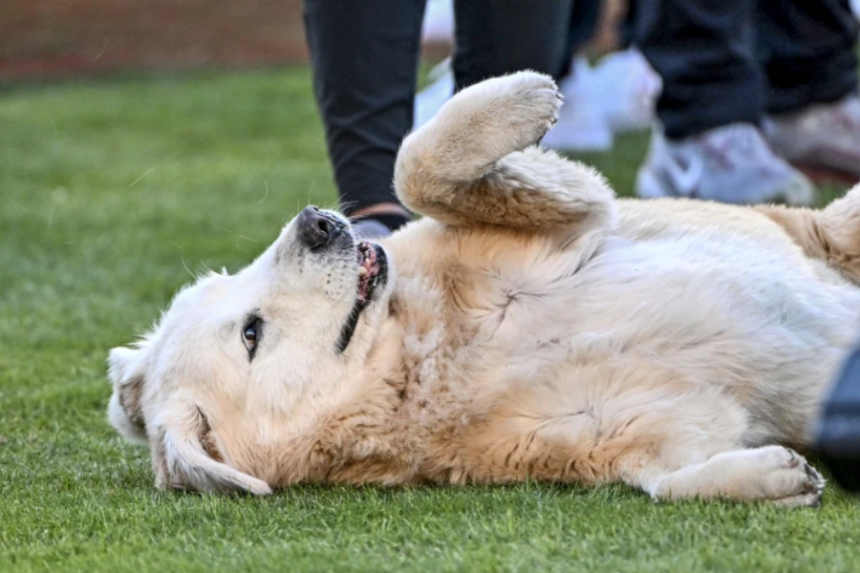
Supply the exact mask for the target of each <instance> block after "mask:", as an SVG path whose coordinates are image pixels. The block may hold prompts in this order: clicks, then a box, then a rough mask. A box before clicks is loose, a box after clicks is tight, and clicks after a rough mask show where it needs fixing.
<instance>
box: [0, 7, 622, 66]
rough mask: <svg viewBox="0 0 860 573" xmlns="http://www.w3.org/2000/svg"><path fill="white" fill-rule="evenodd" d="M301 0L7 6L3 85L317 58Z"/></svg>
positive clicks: (434, 56)
mask: <svg viewBox="0 0 860 573" xmlns="http://www.w3.org/2000/svg"><path fill="white" fill-rule="evenodd" d="M448 5H449V2H448V1H447V0H441V1H439V0H431V2H429V6H428V10H427V17H426V21H425V42H424V44H425V53H426V56H427V57H428V58H429V59H431V60H438V59H441V57H444V55H446V54H447V52H448V51H449V49H450V45H449V41H450V35H449V34H450V25H451V22H450V12H449V10H448ZM301 9H302V2H301V0H243V1H241V2H226V1H215V0H148V1H146V2H140V1H138V0H37V1H34V0H4V1H3V5H2V9H0V10H2V17H0V80H2V81H4V82H12V81H21V80H34V79H50V78H59V77H65V78H69V77H80V76H95V75H102V74H105V73H108V72H117V71H128V70H189V69H195V68H206V67H208V68H211V67H219V68H225V67H226V68H247V67H259V66H276V65H288V64H299V63H303V62H305V61H306V60H307V48H306V45H305V38H304V31H303V26H302V17H301ZM622 11H623V0H606V2H605V8H604V24H603V25H601V26H600V28H599V30H598V32H597V34H596V35H595V38H594V44H595V48H596V49H597V50H600V49H602V50H607V49H608V48H609V47H610V46H611V45H612V44H613V43H614V41H615V32H614V26H613V25H612V20H613V19H616V18H618V16H619V15H620V13H621V12H622Z"/></svg>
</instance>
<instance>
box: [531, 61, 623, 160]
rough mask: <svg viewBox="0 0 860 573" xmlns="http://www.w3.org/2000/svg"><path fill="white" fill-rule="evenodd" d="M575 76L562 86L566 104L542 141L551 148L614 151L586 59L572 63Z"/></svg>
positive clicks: (576, 150) (568, 78)
mask: <svg viewBox="0 0 860 573" xmlns="http://www.w3.org/2000/svg"><path fill="white" fill-rule="evenodd" d="M572 69H573V73H572V74H571V75H569V76H567V77H566V78H564V79H563V80H562V81H561V82H560V84H559V90H560V91H561V93H562V95H563V96H564V104H563V105H562V106H561V110H560V111H559V114H558V122H557V123H556V124H555V126H554V127H553V128H552V129H550V130H549V131H548V132H547V134H546V135H545V136H544V138H543V139H542V140H541V145H543V146H544V147H547V148H549V149H557V150H564V151H575V152H589V151H608V150H609V149H612V139H613V138H612V130H611V129H610V128H609V124H608V123H607V121H606V119H605V115H604V113H603V110H602V109H601V108H600V106H599V104H598V101H599V99H598V97H597V94H595V92H594V87H595V82H594V77H593V72H592V70H591V66H589V65H588V61H587V60H586V59H585V58H582V57H578V58H576V59H575V60H574V63H573V67H572Z"/></svg>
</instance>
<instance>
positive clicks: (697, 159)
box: [633, 0, 860, 205]
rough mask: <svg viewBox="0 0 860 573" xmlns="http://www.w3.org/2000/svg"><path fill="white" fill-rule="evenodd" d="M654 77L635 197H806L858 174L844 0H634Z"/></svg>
mask: <svg viewBox="0 0 860 573" xmlns="http://www.w3.org/2000/svg"><path fill="white" fill-rule="evenodd" d="M635 4H636V15H635V24H634V32H633V36H634V42H635V44H636V45H637V47H638V48H639V49H640V50H641V52H642V53H643V54H644V56H645V57H646V58H647V59H648V61H649V62H650V63H651V65H652V66H653V67H654V69H655V70H656V71H657V73H658V74H660V76H661V77H662V79H663V91H662V95H661V96H660V98H659V100H658V103H657V116H658V118H659V123H660V127H658V128H655V129H654V131H653V135H652V139H651V145H650V149H649V153H648V156H647V158H646V160H645V163H644V165H643V166H642V167H641V168H640V170H639V174H638V177H637V183H636V190H637V193H638V194H639V195H640V196H642V197H667V196H668V197H699V198H704V199H713V200H718V201H724V202H729V203H763V202H773V201H782V202H786V203H789V204H800V205H802V204H810V203H812V202H813V201H814V192H813V188H812V185H811V183H810V181H809V180H808V179H807V178H806V177H805V176H804V175H803V174H801V172H800V170H799V169H798V168H801V169H804V170H805V171H807V173H809V174H811V175H814V176H815V177H823V178H839V179H844V180H847V181H852V182H853V181H857V180H858V179H860V98H858V95H857V68H858V66H857V64H858V62H857V48H856V42H857V32H858V27H857V22H856V20H855V19H854V18H853V16H852V14H851V11H850V8H849V3H848V1H847V0H815V1H812V2H795V1H793V0H737V1H735V2H726V1H724V0H636V1H635Z"/></svg>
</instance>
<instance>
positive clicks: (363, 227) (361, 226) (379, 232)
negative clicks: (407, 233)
mask: <svg viewBox="0 0 860 573" xmlns="http://www.w3.org/2000/svg"><path fill="white" fill-rule="evenodd" d="M352 232H353V233H355V236H356V238H358V239H363V240H369V239H382V238H383V237H388V236H390V235H391V233H392V232H391V229H389V228H388V227H386V226H385V225H384V224H382V223H380V222H379V221H377V220H376V219H372V218H366V219H359V220H358V221H354V222H353V223H352Z"/></svg>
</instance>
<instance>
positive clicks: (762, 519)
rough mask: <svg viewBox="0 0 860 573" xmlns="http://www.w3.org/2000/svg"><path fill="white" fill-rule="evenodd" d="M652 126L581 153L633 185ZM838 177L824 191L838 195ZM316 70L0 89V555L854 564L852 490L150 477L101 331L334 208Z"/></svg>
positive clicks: (86, 567) (94, 565) (603, 567)
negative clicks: (118, 419)
mask: <svg viewBox="0 0 860 573" xmlns="http://www.w3.org/2000/svg"><path fill="white" fill-rule="evenodd" d="M645 144H646V139H645V137H644V136H637V137H630V138H625V139H623V140H622V141H620V142H619V145H618V146H617V149H616V151H614V152H613V153H612V154H611V155H608V156H605V157H594V158H589V160H590V161H593V162H594V163H596V164H597V165H598V166H599V167H600V168H601V169H602V170H604V172H605V173H606V174H607V175H608V177H609V178H610V180H611V181H612V182H613V184H614V185H615V186H616V188H617V189H618V191H619V193H621V194H623V193H626V192H628V191H629V189H630V188H631V186H632V182H633V176H634V173H635V170H636V167H637V166H638V164H639V161H640V160H641V157H642V154H643V152H644V148H645ZM834 192H835V190H832V189H831V190H829V191H828V194H827V197H828V198H829V197H832V194H833V193H834ZM334 199H335V194H334V188H333V185H332V181H331V177H330V174H329V171H328V163H327V159H326V155H325V149H324V145H323V139H322V134H321V129H320V123H319V120H318V119H317V116H316V113H315V109H314V105H313V102H312V99H311V95H310V79H309V74H308V72H307V70H305V69H302V68H298V69H293V70H280V71H266V72H253V73H226V72H225V73H206V74H194V75H187V76H182V77H172V76H171V77H146V76H133V77H122V78H113V79H110V80H102V81H98V82H92V83H63V84H55V85H47V86H30V87H27V88H13V89H6V90H5V91H3V92H0V571H2V572H5V571H10V572H12V571H14V572H22V573H23V572H26V571H86V572H95V571H106V572H118V571H132V572H135V573H143V572H146V571H171V572H173V571H176V572H184V571H201V572H211V571H215V570H230V571H258V570H271V569H281V570H285V571H301V570H307V571H312V570H313V571H329V570H332V569H335V568H337V569H341V570H348V571H373V572H376V571H475V570H487V571H589V572H603V571H606V572H610V571H612V572H617V571H644V570H648V571H684V572H688V571H703V570H712V571H727V572H729V571H730V572H739V571H756V572H759V571H813V570H814V571H827V572H830V571H857V570H860V502H858V500H857V499H852V498H850V497H848V496H847V495H845V494H844V493H842V492H840V491H839V490H838V489H837V488H836V487H835V486H831V487H829V488H828V490H827V493H826V495H825V503H824V506H823V508H822V509H820V510H796V511H786V510H780V509H775V508H773V507H769V506H764V505H750V506H740V505H729V504H720V503H715V504H701V503H697V502H689V503H680V504H674V505H655V504H653V503H652V502H651V501H650V500H649V499H648V498H647V497H645V496H644V495H642V494H640V493H637V492H635V491H633V490H630V489H628V488H625V487H620V486H618V487H604V488H598V489H594V490H589V489H584V488H578V487H559V486H546V485H537V484H524V485H521V486H516V487H505V488H477V487H475V488H467V489H450V488H433V489H411V490H405V489H403V490H400V489H398V490H386V489H379V488H360V489H354V488H344V487H331V488H318V487H303V488H295V489H292V490H289V491H285V492H282V493H279V494H277V495H275V496H272V497H269V498H265V499H253V498H250V497H211V496H199V495H191V494H181V493H169V492H158V491H156V490H155V489H154V487H153V484H152V476H151V472H150V468H149V465H148V456H147V454H146V453H145V452H144V451H142V450H140V449H137V448H134V447H132V446H130V445H127V444H125V443H124V442H123V441H122V440H121V439H120V438H119V437H118V436H117V435H116V434H115V433H114V432H113V431H112V430H111V429H110V427H109V426H108V424H107V422H106V420H105V414H104V411H105V406H106V403H107V399H108V397H109V394H110V387H109V385H108V382H107V380H106V377H105V358H106V356H107V353H108V350H109V349H110V348H111V347H113V346H116V345H120V344H125V343H127V342H129V341H130V339H131V337H132V336H133V335H134V334H136V333H139V332H140V331H141V330H143V329H144V328H145V327H147V326H148V325H149V324H150V323H151V322H152V321H153V320H154V319H155V318H156V317H157V316H158V312H159V310H160V309H161V308H163V307H164V306H165V305H166V304H167V302H168V300H169V299H170V297H171V295H172V293H173V292H174V291H175V290H176V289H177V288H178V287H179V286H180V285H182V284H183V283H184V282H186V281H187V280H189V276H188V275H189V270H190V271H197V270H199V269H200V268H201V267H202V266H203V265H206V266H210V267H213V268H220V267H221V266H226V267H227V268H228V269H229V270H231V271H234V270H236V269H238V268H239V267H241V266H242V265H244V264H246V263H248V262H249V261H250V260H251V259H252V258H253V257H254V255H255V254H256V253H258V252H259V251H260V250H261V249H262V248H263V247H264V245H265V244H266V243H268V242H269V241H271V240H272V239H274V237H275V236H276V234H277V232H278V230H279V228H280V226H281V225H282V224H283V223H284V222H285V221H287V220H288V219H289V218H290V217H291V216H292V215H293V214H294V213H296V211H297V210H298V209H299V207H300V206H302V205H304V204H305V203H307V202H308V201H309V200H312V201H314V202H317V203H323V204H333V202H334Z"/></svg>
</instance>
